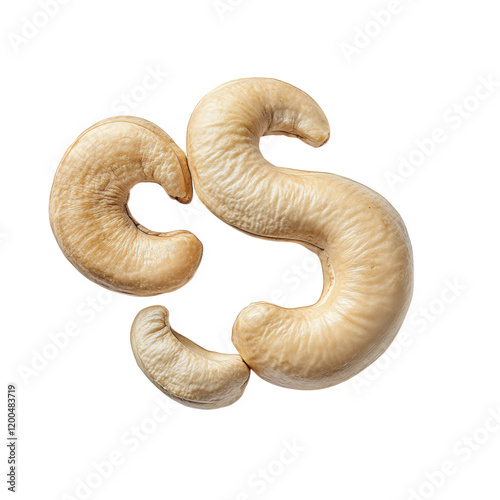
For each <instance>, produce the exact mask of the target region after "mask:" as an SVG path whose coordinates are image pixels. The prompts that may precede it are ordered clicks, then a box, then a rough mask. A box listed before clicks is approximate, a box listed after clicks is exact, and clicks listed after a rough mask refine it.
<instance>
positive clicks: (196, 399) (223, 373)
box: [130, 306, 250, 409]
mask: <svg viewBox="0 0 500 500" xmlns="http://www.w3.org/2000/svg"><path fill="white" fill-rule="evenodd" d="M130 338H131V343H132V350H133V352H134V356H135V359H136V361H137V364H138V365H139V367H140V368H141V370H142V371H143V372H144V373H145V374H146V376H147V377H148V378H149V379H150V380H151V382H153V383H154V384H155V385H156V387H158V388H159V389H160V390H161V391H162V392H164V393H165V394H166V395H167V396H170V397H171V398H172V399H174V400H175V401H178V402H179V403H181V404H183V405H185V406H191V407H194V408H202V409H214V408H222V407H224V406H228V405H230V404H232V403H234V402H235V401H237V400H238V399H239V398H240V397H241V395H242V394H243V391H244V390H245V387H246V385H247V383H248V378H249V377H250V370H249V368H248V366H247V365H246V364H245V363H244V362H243V361H242V359H241V357H240V356H239V355H237V354H220V353H216V352H212V351H207V350H206V349H203V348H202V347H200V346H199V345H197V344H195V343H194V342H191V341H190V340H189V339H187V338H186V337H183V336H182V335H180V334H179V333H177V332H175V331H174V330H172V328H171V327H170V324H169V321H168V311H167V309H165V308H164V307H162V306H152V307H147V308H146V309H143V310H142V311H141V312H139V314H138V315H137V317H136V318H135V321H134V323H133V325H132V331H131V336H130Z"/></svg>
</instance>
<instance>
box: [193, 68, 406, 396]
mask: <svg viewBox="0 0 500 500" xmlns="http://www.w3.org/2000/svg"><path fill="white" fill-rule="evenodd" d="M269 134H284V135H289V136H294V137H298V138H300V139H301V140H303V141H304V142H306V143H307V144H310V145H312V146H315V147H316V146H321V145H322V144H324V143H325V142H326V141H327V140H328V138H329V134H330V131H329V126H328V121H327V119H326V117H325V115H324V113H323V111H322V110H321V108H320V107H319V106H318V104H317V103H316V102H315V101H314V100H313V99H312V98H311V97H309V96H308V95H307V94H305V93H304V92H302V91H301V90H299V89H297V88H295V87H293V86H291V85H289V84H286V83H284V82H280V81H278V80H272V79H265V78H249V79H243V80H236V81H233V82H229V83H227V84H225V85H222V86H220V87H218V88H217V89H215V90H214V91H212V92H211V93H210V94H208V95H207V96H206V97H204V98H203V99H202V100H201V102H200V103H199V104H198V105H197V107H196V109H195V110H194V112H193V114H192V116H191V120H190V122H189V126H188V135H187V157H188V163H189V167H190V169H191V173H192V175H193V181H194V186H195V189H196V192H197V194H198V196H199V197H200V199H201V200H202V202H203V203H204V204H205V205H206V206H207V207H208V208H209V209H210V210H211V211H212V212H213V213H214V214H215V215H217V216H218V217H219V218H221V219H222V220H223V221H225V222H226V223H228V224H230V225H232V226H234V227H236V228H238V229H240V230H242V231H246V232H248V233H250V234H252V235H255V236H260V237H264V238H270V239H278V240H285V241H295V242H297V243H301V244H303V245H304V246H306V247H307V248H309V249H310V250H312V251H314V252H315V253H316V254H317V255H318V256H319V258H320V260H321V263H322V267H323V275H324V288H323V293H322V295H321V297H320V299H319V301H318V302H317V303H316V304H314V305H312V306H309V307H299V308H295V309H286V308H283V307H279V306H276V305H273V304H268V303H264V302H259V303H256V304H252V305H250V306H248V307H247V308H246V309H244V310H243V311H242V312H241V313H240V314H239V316H238V318H237V320H236V322H235V324H234V327H233V342H234V344H235V346H236V347H237V349H238V351H239V352H240V354H241V356H242V358H243V360H244V361H245V362H246V363H247V364H248V365H249V366H250V368H251V369H252V370H254V371H255V372H256V373H257V374H258V375H259V376H260V377H262V378H263V379H265V380H267V381H269V382H271V383H274V384H277V385H280V386H283V387H289V388H295V389H319V388H323V387H329V386H332V385H334V384H338V383H340V382H343V381H345V380H347V379H349V378H350V377H352V376H354V375H356V374H357V373H358V372H360V371H361V370H363V369H364V368H366V367H367V366H368V365H370V364H371V363H372V362H373V361H375V360H376V359H377V358H378V357H379V356H380V355H381V354H382V353H383V352H384V351H385V350H386V349H387V347H388V346H389V345H390V343H391V342H392V340H393V339H394V337H395V336H396V334H397V332H398V330H399V328H400V326H401V324H402V322H403V319H404V317H405V314H406V312H407V309H408V307H409V304H410V300H411V295H412V289H413V259H412V250H411V244H410V240H409V238H408V234H407V231H406V228H405V225H404V223H403V221H402V219H401V217H400V216H399V214H398V213H397V212H396V210H395V209H394V208H393V207H392V206H391V205H390V204H389V202H388V201H387V200H385V199H384V198H383V197H382V196H380V195H379V194H377V193H376V192H374V191H372V190H371V189H369V188H367V187H366V186H363V185H361V184H359V183H357V182H355V181H352V180H350V179H346V178H344V177H340V176H338V175H333V174H327V173H317V172H309V171H307V172H305V171H300V170H290V169H286V168H280V167H276V166H275V165H272V164H271V163H269V162H268V161H266V160H265V158H264V157H263V156H262V154H261V152H260V149H259V139H260V137H261V136H263V135H269Z"/></svg>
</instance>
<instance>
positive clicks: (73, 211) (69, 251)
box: [49, 116, 202, 295]
mask: <svg viewBox="0 0 500 500" xmlns="http://www.w3.org/2000/svg"><path fill="white" fill-rule="evenodd" d="M139 182H157V183H158V184H160V185H161V186H162V187H163V188H164V189H165V191H166V192H167V194H168V195H169V196H170V197H171V198H174V199H176V200H177V201H179V202H181V203H189V202H190V201H191V198H192V186H191V176H190V174H189V170H188V168H187V164H186V158H185V155H184V153H183V152H182V150H181V149H180V148H179V147H178V146H177V145H176V144H175V143H174V141H173V140H172V139H171V138H170V137H169V136H168V135H167V134H166V133H165V132H164V131H163V130H162V129H160V128H159V127H157V126H156V125H154V124H153V123H151V122H148V121H147V120H143V119H141V118H136V117H131V116H119V117H116V118H110V119H107V120H103V121H101V122H99V123H97V124H95V125H94V126H92V127H90V128H89V129H87V130H86V131H85V132H83V133H82V134H81V135H80V136H79V137H78V138H77V139H76V141H75V142H74V143H73V145H72V146H71V147H70V148H69V149H68V150H67V151H66V153H65V155H64V157H63V159H62V160H61V163H60V165H59V167H58V169H57V172H56V175H55V178H54V184H53V186H52V192H51V196H50V209H49V212H50V223H51V226H52V230H53V232H54V235H55V237H56V239H57V242H58V244H59V246H60V247H61V250H62V251H63V253H64V255H65V256H66V257H67V259H68V260H69V261H70V262H71V263H72V264H73V265H74V266H75V267H76V268H77V269H78V270H79V271H80V272H81V273H82V274H83V275H84V276H86V277H87V278H89V279H91V280H92V281H94V282H96V283H98V284H100V285H102V286H104V287H106V288H109V289H111V290H115V291H119V292H124V293H130V294H134V295H155V294H159V293H163V292H170V291H172V290H176V289H177V288H180V287H181V286H183V285H184V284H186V283H187V282H188V281H189V280H190V279H191V277H192V276H193V275H194V273H195V271H196V269H197V268H198V265H199V263H200V259H201V255H202V245H201V243H200V241H199V240H198V238H196V236H195V235H194V234H192V233H190V232H188V231H172V232H169V233H157V232H153V231H149V230H148V229H146V228H145V227H143V226H141V225H139V224H138V223H137V222H136V221H135V220H134V218H133V217H132V216H131V215H130V213H129V211H128V208H127V201H128V198H129V192H130V189H131V188H132V187H133V186H134V185H136V184H137V183H139Z"/></svg>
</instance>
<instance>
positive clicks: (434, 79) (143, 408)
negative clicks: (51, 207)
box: [0, 0, 500, 500]
mask: <svg viewBox="0 0 500 500" xmlns="http://www.w3.org/2000/svg"><path fill="white" fill-rule="evenodd" d="M48 3H51V2H50V1H49V2H48ZM51 5H52V10H51V15H50V18H47V16H46V15H45V14H43V9H42V7H41V6H40V3H39V2H38V1H35V0H23V1H16V2H4V3H3V7H2V15H1V32H2V44H1V47H0V51H1V57H2V68H3V72H4V73H3V78H2V79H1V87H2V91H1V97H2V101H3V104H2V110H3V111H2V120H1V125H0V126H1V127H2V134H1V137H2V165H1V169H2V176H1V190H2V192H1V196H0V213H1V214H2V217H1V221H0V234H1V238H0V239H1V241H0V262H1V267H2V271H1V272H2V274H1V276H2V281H1V293H2V297H1V304H2V335H3V337H4V343H3V348H2V353H1V355H2V370H5V372H4V384H3V386H2V387H3V388H2V392H3V393H4V394H5V393H6V384H7V382H13V383H15V384H16V385H17V393H18V435H19V441H18V458H19V468H18V471H19V475H18V493H17V495H18V498H21V499H26V500H28V499H29V500H31V499H33V498H37V499H42V500H44V499H66V500H67V499H69V498H84V497H87V498H92V499H94V498H95V499H101V498H102V499H109V498H121V499H129V498H130V499H135V498H150V499H167V498H175V499H176V500H183V499H190V500H192V499H195V498H204V499H207V500H216V499H217V500H235V499H237V498H239V499H240V500H243V499H246V498H252V499H257V498H259V499H262V500H265V499H273V500H274V499H285V498H286V499H303V498H315V499H337V498H342V499H346V500H347V499H349V500H360V499H365V498H370V499H371V500H387V499H395V500H397V499H401V500H404V499H409V498H411V499H412V500H418V499H419V498H439V499H443V500H446V499H452V500H462V499H470V498H481V499H485V500H486V499H498V498H499V497H500V483H499V481H498V466H499V463H500V424H499V423H497V424H496V425H495V424H494V423H493V422H494V416H495V415H496V416H497V418H498V419H500V416H499V411H500V407H499V405H500V394H499V380H500V363H499V361H498V359H499V358H498V352H499V348H500V340H499V328H498V316H497V313H498V308H499V302H498V299H499V293H498V280H499V278H500V276H499V268H498V255H499V250H500V249H499V238H498V226H499V224H498V215H499V203H500V202H499V199H498V185H499V181H500V176H499V170H500V164H499V162H500V147H499V136H500V113H499V112H500V97H499V94H500V86H499V83H498V82H500V58H499V48H500V30H499V29H498V19H499V14H500V9H499V6H498V5H497V3H496V2H493V1H492V0H474V1H472V0H470V1H462V2H457V1H456V0H441V1H440V2H432V1H430V0H413V1H410V0H401V1H400V2H399V6H398V2H397V0H393V1H392V2H391V1H389V0H382V1H379V0H370V1H367V0H362V1H361V0H358V1H356V2H352V1H348V0H342V1H335V2H330V1H326V0H323V1H319V0H318V1H313V0H309V1H307V2H305V1H292V0H287V1H285V0H280V1H269V0H267V1H266V0H242V1H241V0H240V1H238V0H222V1H220V2H216V3H213V2H212V0H197V1H190V2H181V1H180V0H178V1H175V2H173V1H166V0H141V1H140V2H139V1H131V0H108V1H104V2H103V1H98V0H86V1H83V0H70V1H67V0H66V2H65V5H62V2H61V1H60V2H59V3H57V2H56V4H55V5H56V6H55V7H54V3H53V2H52V3H51ZM389 8H390V9H391V10H392V11H393V13H392V14H390V16H389V17H388V16H387V9H389ZM49 10H50V9H49ZM380 11H385V12H382V14H380V15H377V13H380ZM375 18H377V19H378V20H375ZM32 21H33V22H35V23H36V24H38V27H37V26H36V25H35V26H34V27H33V26H30V23H31V22H32ZM381 24H384V26H381ZM365 31H368V32H369V35H368V37H366V35H363V32H365ZM150 72H155V74H156V76H157V80H156V81H154V82H153V83H152V81H151V79H149V80H146V83H147V87H148V89H145V88H144V86H143V82H144V81H145V77H146V76H147V75H148V74H149V73H150ZM248 76H268V77H274V78H278V79H281V80H285V81H287V82H289V83H292V84H294V85H296V86H298V87H299V88H301V89H303V90H305V91H306V92H308V93H309V94H310V95H311V96H312V97H313V98H314V99H315V100H316V101H317V102H318V103H319V104H320V105H321V106H322V107H323V109H324V111H325V113H326V114H327V116H328V118H329V120H330V124H331V128H332V138H331V141H330V142H329V143H328V144H327V145H325V146H324V147H323V148H320V149H318V150H315V149H312V148H310V147H308V146H307V145H305V144H303V143H301V142H300V141H297V140H295V139H287V138H281V137H279V138H277V137H274V138H272V139H269V138H266V139H265V140H263V141H262V142H263V144H262V150H263V152H264V154H265V155H266V156H267V158H268V159H270V160H271V161H273V162H274V163H276V164H278V165H281V166H286V167H291V168H294V167H295V168H302V169H310V170H322V171H327V172H334V173H337V174H340V175H344V176H347V177H350V178H352V179H355V180H356V181H359V182H362V183H364V184H366V185H368V186H370V187H372V188H373V189H375V190H377V191H379V192H380V193H382V194H383V195H384V196H386V197H387V198H388V199H389V200H390V201H391V202H392V203H393V204H394V205H395V206H396V208H397V209H398V211H399V212H400V213H401V215H402V216H403V218H404V220H405V222H406V224H407V227H408V230H409V233H410V236H411V238H412V243H413V248H414V252H415V266H416V267H415V269H416V283H415V294H414V299H413V303H412V306H411V309H410V313H409V315H408V317H407V320H406V322H405V324H404V326H403V332H402V333H400V335H399V336H398V338H397V340H396V343H395V344H394V345H393V348H392V349H391V353H392V354H391V356H389V355H386V356H384V357H383V358H381V360H380V361H379V362H378V363H377V364H376V365H375V366H372V367H371V368H370V369H369V370H367V371H365V372H364V373H362V374H360V375H359V376H358V377H356V378H355V379H353V380H352V381H348V382H346V383H344V384H342V385H341V386H337V387H334V388H331V389H327V390H321V391H311V392H302V391H293V390H285V389H282V388H279V387H275V386H273V385H270V384H268V383H266V382H264V381H262V380H260V379H259V378H258V377H257V376H255V375H252V376H251V379H250V383H249V385H248V388H247V390H246V392H245V394H244V395H243V397H242V398H241V400H240V401H238V402H237V403H236V404H234V405H233V406H230V407H228V408H225V409H221V410H214V411H202V410H194V409H189V408H185V407H182V406H179V405H177V404H175V403H173V402H171V401H170V400H169V399H168V398H167V397H166V396H164V395H162V394H161V393H160V392H159V391H158V390H157V389H156V388H155V387H154V386H153V385H152V384H151V383H150V382H149V381H148V380H147V378H146V377H145V376H144V375H143V374H142V372H141V371H140V369H139V368H138V367H137V365H136V363H135V361H134V358H133V355H132V352H131V349H130V345H129V331H130V325H131V323H132V320H133V319H134V317H135V315H136V314H137V312H138V311H139V310H140V309H142V308H143V307H146V306H148V305H152V304H163V305H165V306H166V307H167V308H168V309H169V310H170V315H171V322H172V325H173V327H174V328H175V329H176V330H178V331H180V332H181V333H183V334H184V335H186V336H188V337H190V338H191V339H193V340H194V341H196V342H198V343H199V344H201V345H203V346H204V347H207V348H210V349H213V350H219V351H226V352H228V351H230V352H234V348H232V346H231V344H230V340H229V339H230V332H231V327H232V323H233V321H234V319H235V318H236V316H237V314H238V312H239V311H240V310H241V309H242V308H243V307H245V306H246V305H248V304H249V303H250V302H252V301H256V300H271V295H272V296H273V297H278V296H279V297H281V299H280V300H281V304H282V305H285V306H297V305H305V304H308V303H313V302H314V301H315V300H316V299H317V297H318V296H319V293H320V290H321V273H320V269H319V264H318V262H317V261H316V260H315V258H313V256H312V254H310V253H309V252H307V251H306V250H305V249H302V248H301V247H299V246H298V245H294V244H290V243H274V242H267V241H263V240H259V239H254V238H251V237H249V236H247V235H244V234H242V233H239V232H238V231H235V230H234V229H232V228H230V227H229V226H226V225H225V224H224V223H222V222H221V221H219V220H218V219H216V218H215V217H214V216H213V215H212V214H211V213H210V212H208V210H206V209H205V208H204V207H203V206H202V205H201V204H200V203H199V202H198V201H197V200H196V199H195V201H194V202H193V204H192V205H191V206H188V207H183V206H181V205H179V204H176V203H175V202H174V201H172V200H170V199H169V198H168V197H167V196H165V194H164V193H163V191H162V189H161V188H160V187H159V186H156V185H140V186H137V187H136V188H134V190H133V192H132V198H131V203H130V206H131V211H132V213H133V214H134V216H135V217H136V218H137V219H138V220H139V221H140V222H141V223H142V224H144V225H146V226H147V227H149V228H150V229H153V230H159V231H166V230H171V229H181V228H183V229H188V230H190V231H192V232H194V233H195V234H196V235H197V236H198V237H199V238H200V239H201V241H202V242H203V244H204V249H205V252H204V256H203V260H202V263H201V266H200V268H199V270H198V272H197V274H196V276H195V277H194V279H193V280H192V281H191V282H190V283H189V284H188V285H187V286H185V287H184V288H182V289H181V290H179V291H177V292H175V293H172V294H168V295H162V296H159V297H156V298H134V297H127V296H123V295H120V294H116V293H113V294H111V293H109V292H105V291H103V289H101V288H100V287H99V286H97V285H95V284H93V283H91V282H90V281H88V280H86V279H85V278H84V277H83V276H81V275H80V274H79V273H78V272H77V271H76V270H75V269H74V268H73V267H72V266H71V265H70V264H69V262H67V261H66V259H65V258H64V256H63V255H62V253H61V251H60V250H59V248H58V246H57V244H56V242H55V239H54V238H53V236H52V233H51V231H50V227H49V222H48V213H47V205H48V198H49V192H50V187H51V183H52V178H53V174H54V171H55V168H56V166H57V163H58V161H59V159H60V158H61V157H62V155H63V153H64V151H65V149H66V148H67V147H68V146H69V145H70V144H71V143H72V142H73V140H74V139H75V138H76V137H77V135H78V134H79V133H80V132H82V131H83V130H84V129H86V128H87V127H88V126H90V125H92V124H93V123H95V122H96V121H98V120H100V119H103V118H106V117H108V116H113V115H116V114H123V113H130V114H134V115H137V116H141V117H144V118H146V119H148V120H151V121H153V122H155V123H156V124H158V125H159V126H160V127H162V128H164V129H165V130H166V131H167V132H168V133H169V134H170V135H171V136H172V137H173V138H174V139H175V140H176V142H177V143H178V144H179V146H181V147H182V148H183V149H184V148H185V132H186V126H187V123H188V119H189V116H190V113H191V111H192V110H193V108H194V106H195V105H196V103H197V102H198V100H199V99H200V98H201V97H202V96H203V95H205V94H206V93H207V92H209V91H210V90H211V89H213V88H214V87H215V86H217V85H219V84H221V83H223V82H225V81H228V80H231V79H234V78H240V77H248ZM481 80H483V81H484V80H490V81H491V82H493V84H492V88H491V89H490V91H489V93H488V92H487V91H486V89H485V87H484V86H482V87H480V88H478V86H480V85H481V83H480V82H481ZM495 82H496V83H495ZM476 92H479V95H480V96H481V98H482V100H481V101H479V100H478V99H477V98H475V97H474V95H475V93H476ZM124 96H125V97H124ZM127 96H129V97H127ZM126 99H129V103H128V104H127V103H126V102H125V100H126ZM130 99H131V100H130ZM464 101H465V108H463V105H464ZM461 109H465V111H460V110H461ZM459 113H462V115H460V114H459ZM435 129H441V132H439V131H438V132H435ZM436 134H437V136H439V137H441V143H440V144H435V143H434V144H430V143H429V140H433V139H432V138H433V137H434V136H435V135H436ZM416 141H421V143H422V141H423V143H425V144H427V145H428V151H429V153H428V154H427V156H426V157H424V158H422V154H420V153H418V152H415V151H416V150H417V145H416ZM429 144H430V145H429ZM410 157H411V158H412V161H414V163H418V165H416V166H414V168H413V169H412V168H409V167H408V166H406V169H403V170H401V167H400V164H401V163H402V161H403V160H402V159H401V158H407V159H408V158H410ZM398 168H399V173H398ZM403 174H404V175H403ZM396 176H399V178H398V177H396ZM394 182H396V184H394ZM68 324H69V326H68ZM65 328H69V329H71V328H76V329H77V330H76V332H77V335H74V336H73V337H71V338H69V337H67V335H66V334H61V332H63V331H64V330H65ZM57 334H60V335H59V336H57ZM56 336H57V337H58V338H59V339H66V340H60V344H61V345H63V347H60V348H57V347H54V340H53V339H54V338H56ZM5 341H6V342H5ZM48 358H51V359H48ZM29 370H31V371H29ZM5 399H6V395H4V396H3V399H2V401H5ZM2 404H5V403H2ZM164 407H166V408H167V410H165V409H164ZM165 412H167V413H168V416H167V417H165V415H166V413H165ZM5 413H6V412H5V411H4V410H2V415H5ZM164 417H165V418H164ZM159 420H162V422H159ZM2 422H4V420H2ZM2 425H6V423H5V422H4V424H2ZM485 426H486V427H485ZM4 428H5V427H4ZM4 428H3V429H4ZM137 429H139V433H140V438H138V437H133V433H135V432H136V431H137ZM5 432H6V431H5V430H2V435H5ZM287 446H289V447H292V448H294V449H295V452H294V453H291V452H285V451H284V450H286V449H287ZM3 448H4V447H3ZM6 453H7V449H6V448H4V452H2V463H4V464H5V463H6V461H7V457H6ZM4 455H5V457H4ZM110 456H111V457H112V458H113V459H114V462H115V464H114V465H113V470H112V471H110V470H109V469H110V467H109V465H108V466H106V464H105V465H102V463H103V462H109V460H110ZM96 464H97V468H99V465H98V464H101V467H100V468H101V472H100V473H98V472H96ZM443 468H444V469H445V471H446V474H444V473H442V472H436V471H440V470H443ZM5 469H6V465H5ZM5 469H4V468H2V470H5ZM103 476H107V477H103ZM2 477H4V478H5V476H4V475H3V476H2ZM2 483H3V484H2V490H3V491H6V487H7V485H6V484H5V483H4V480H2ZM85 483H88V484H90V487H89V486H82V485H83V484H85Z"/></svg>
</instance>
